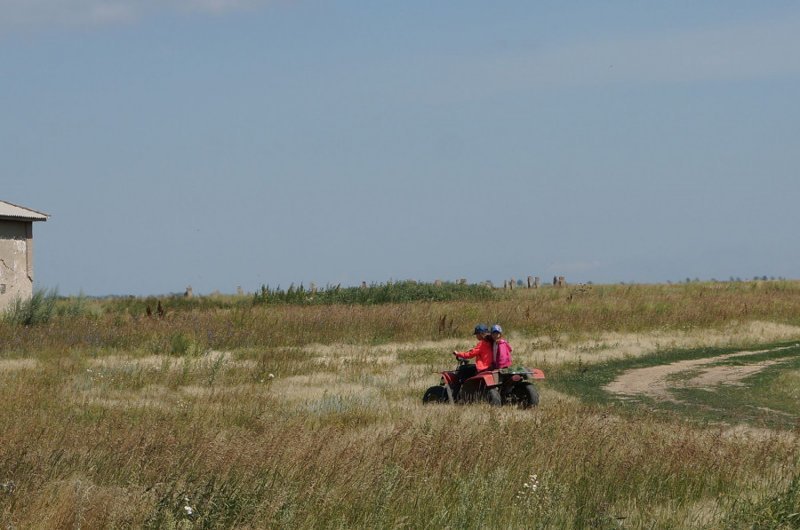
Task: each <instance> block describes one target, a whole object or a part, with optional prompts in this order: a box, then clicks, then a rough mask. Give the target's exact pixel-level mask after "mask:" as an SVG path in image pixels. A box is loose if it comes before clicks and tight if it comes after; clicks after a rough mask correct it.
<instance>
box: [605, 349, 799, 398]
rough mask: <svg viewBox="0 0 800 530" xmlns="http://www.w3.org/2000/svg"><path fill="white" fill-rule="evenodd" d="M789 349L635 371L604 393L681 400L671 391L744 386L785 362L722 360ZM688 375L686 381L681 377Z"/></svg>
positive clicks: (758, 351) (747, 352)
mask: <svg viewBox="0 0 800 530" xmlns="http://www.w3.org/2000/svg"><path fill="white" fill-rule="evenodd" d="M788 348H789V347H788V346H784V347H780V348H773V349H770V350H757V351H742V352H737V353H729V354H726V355H719V356H717V357H711V358H707V359H693V360H687V361H678V362H674V363H670V364H663V365H659V366H648V367H646V368H634V369H632V370H628V371H626V372H623V373H622V374H620V376H619V377H617V378H616V379H615V380H614V381H612V382H611V383H609V384H608V385H606V386H605V387H603V388H604V390H606V391H608V392H611V393H612V394H617V395H618V396H622V397H628V398H632V397H648V398H651V399H656V400H659V401H672V402H675V403H678V402H679V401H680V400H678V399H677V398H676V397H675V396H674V395H673V394H672V392H671V390H672V389H676V388H712V387H714V386H718V385H740V384H742V383H741V381H742V380H743V379H744V378H746V377H749V376H751V375H753V374H756V373H758V372H760V371H761V370H763V369H765V368H767V367H768V366H772V365H775V364H779V363H781V362H784V361H781V360H774V359H773V360H768V361H761V362H756V363H751V364H747V365H743V366H727V365H721V366H720V365H716V363H718V362H719V361H724V360H726V359H734V358H739V357H748V356H752V355H757V354H760V353H768V352H775V351H780V350H785V349H788ZM683 372H687V374H686V377H685V378H680V377H679V374H681V373H683Z"/></svg>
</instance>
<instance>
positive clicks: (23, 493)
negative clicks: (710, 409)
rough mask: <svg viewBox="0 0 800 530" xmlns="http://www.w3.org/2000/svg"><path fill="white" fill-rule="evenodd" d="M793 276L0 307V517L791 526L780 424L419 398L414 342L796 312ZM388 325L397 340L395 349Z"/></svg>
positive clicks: (151, 523) (37, 524) (90, 523)
mask: <svg viewBox="0 0 800 530" xmlns="http://www.w3.org/2000/svg"><path fill="white" fill-rule="evenodd" d="M799 292H800V286H799V285H798V284H796V283H792V282H780V284H779V283H778V282H776V283H775V284H774V285H769V284H753V285H747V284H742V285H735V286H733V287H730V286H727V285H722V286H719V285H714V284H709V285H696V284H692V285H681V286H638V287H633V286H600V287H594V288H592V289H585V290H578V289H575V290H572V289H555V288H550V289H541V290H539V291H534V290H530V291H528V290H524V291H514V292H505V293H504V292H496V293H495V295H494V296H493V297H492V299H490V300H486V301H474V300H450V301H444V302H430V301H415V302H409V303H383V304H368V305H367V304H364V305H361V304H352V305H347V304H331V305H324V306H323V305H306V304H291V303H280V304H274V305H273V304H269V303H267V304H253V303H252V300H246V303H243V304H239V303H229V302H228V301H224V302H220V303H219V304H216V303H214V302H210V301H200V302H197V305H193V304H195V303H194V302H182V304H178V303H175V304H173V303H172V302H171V300H170V298H163V299H160V300H161V302H162V305H163V306H164V308H165V313H164V316H163V317H158V316H157V315H151V316H150V317H148V316H147V315H146V312H145V310H144V306H142V305H137V304H138V303H140V302H141V301H136V302H137V304H133V303H131V304H127V303H126V304H122V303H120V301H119V300H112V301H99V302H96V301H92V310H91V311H76V312H74V313H72V312H63V313H59V312H58V311H54V313H53V315H52V316H51V318H50V321H49V322H48V323H45V324H43V325H39V326H18V325H13V324H11V323H10V322H3V323H2V324H0V403H2V404H3V406H2V407H0V523H2V525H3V527H9V526H13V527H16V528H77V527H83V528H103V527H107V528H140V527H144V528H285V527H299V528H428V527H437V526H441V527H449V528H455V527H464V528H487V527H489V528H590V527H591V528H614V527H619V526H624V527H630V528H642V527H656V528H689V527H691V528H703V527H705V528H721V527H726V526H727V527H732V528H738V527H748V526H750V525H759V524H762V525H763V524H764V521H768V520H769V518H770V517H771V516H772V515H775V514H777V516H779V517H782V519H780V520H781V521H783V524H784V525H785V526H787V527H791V525H793V524H794V519H792V517H793V514H794V513H796V510H795V508H796V506H797V502H798V497H797V493H796V492H797V490H798V488H797V486H796V482H797V479H796V477H797V476H798V474H800V461H799V460H798V456H797V455H798V454H800V442H798V437H797V436H796V434H793V433H790V432H771V431H763V432H761V431H754V430H738V429H735V428H732V427H730V426H728V425H725V424H716V425H703V424H698V423H696V422H689V421H686V420H685V419H684V418H682V417H680V416H677V415H671V414H659V415H658V416H655V415H652V414H650V413H648V412H647V411H646V410H638V409H632V408H629V407H618V406H615V405H612V404H606V403H598V402H592V401H587V402H582V401H579V400H577V399H575V398H571V397H568V396H566V395H563V394H560V393H559V392H557V391H556V390H554V389H553V388H552V387H549V386H547V382H545V384H544V385H543V386H542V387H541V388H540V391H541V397H542V401H541V405H540V407H539V408H538V409H536V410H527V411H524V410H515V409H491V408H489V407H486V406H483V405H475V406H468V407H449V406H430V407H423V406H422V405H421V404H420V397H421V395H422V393H423V391H424V389H425V388H426V387H427V386H429V385H431V384H435V383H436V382H437V376H436V375H434V374H433V373H432V372H433V371H434V369H436V368H437V367H439V366H438V365H439V361H438V359H436V354H435V351H434V349H435V348H434V349H431V348H432V347H431V346H427V345H424V343H425V342H426V341H436V340H439V339H442V338H446V339H447V340H448V341H451V342H452V341H454V340H458V339H456V338H454V336H455V337H460V336H463V337H465V342H469V333H470V331H471V329H472V326H473V325H474V323H475V322H477V321H486V322H494V321H500V322H501V323H503V324H504V325H505V327H506V328H508V329H513V330H515V331H516V332H518V333H520V334H522V335H523V336H524V335H525V334H527V335H529V336H536V335H538V334H555V333H565V334H571V335H574V336H581V335H585V334H591V333H595V332H597V331H598V330H607V329H608V330H626V331H632V332H637V331H642V330H652V329H665V328H667V329H683V328H686V327H692V328H701V329H704V328H705V327H713V326H717V325H724V324H726V323H729V322H730V321H732V320H736V321H745V320H748V319H760V320H772V321H777V322H787V323H795V324H796V323H798V315H800V311H798V309H800V301H799V300H798V298H800V297H798V296H797V295H798V293H799ZM67 302H68V301H61V302H59V303H67ZM95 303H96V304H97V305H96V306H95V305H94V304H95ZM443 317H446V318H444V319H443ZM443 322H444V324H443ZM390 342H408V343H412V344H411V346H410V347H409V348H406V349H401V350H398V352H395V353H393V350H392V349H391V348H390V347H389V346H388V345H387V343H390ZM414 343H419V345H418V346H415V345H414ZM212 350H224V351H225V352H218V351H212ZM442 357H443V358H444V357H446V355H445V354H443V356H442ZM556 373H557V372H556ZM271 376H272V377H271ZM534 475H535V477H534ZM534 486H535V487H534ZM766 526H768V525H766Z"/></svg>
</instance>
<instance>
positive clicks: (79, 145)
mask: <svg viewBox="0 0 800 530" xmlns="http://www.w3.org/2000/svg"><path fill="white" fill-rule="evenodd" d="M798 52H800V6H799V5H798V4H797V3H795V2H788V1H787V2H763V3H754V2H739V1H726V2H702V3H698V2H668V3H667V2H663V3H659V4H653V3H645V2H569V3H566V2H530V1H508V2H499V3H497V2H476V1H470V0H460V1H458V2H451V1H442V2H420V1H416V0H411V1H407V2H393V3H389V2H380V3H377V2H376V3H368V2H352V1H337V0H329V1H327V2H316V1H290V0H285V1H271V2H270V1H258V0H250V1H248V0H171V1H163V0H161V1H155V0H117V1H113V2H112V1H103V2H101V1H99V0H72V1H64V0H36V1H35V2H34V1H30V0H10V1H9V0H0V109H2V113H1V114H0V115H1V116H2V120H0V145H1V146H2V149H3V156H2V157H0V179H2V183H3V185H2V188H0V190H2V191H0V199H3V200H6V201H9V202H12V203H15V204H21V205H24V206H28V207H31V208H34V209H37V210H41V211H44V212H47V213H49V214H51V215H52V218H51V219H50V220H49V221H48V222H46V223H38V224H36V226H35V228H34V233H35V241H36V281H37V285H38V286H39V287H58V289H59V291H60V292H61V293H63V294H77V293H79V292H83V293H85V294H91V295H104V294H138V295H145V294H162V293H169V292H180V291H182V290H183V289H184V288H185V287H186V286H187V285H192V286H193V288H194V290H195V292H200V293H207V292H211V291H214V290H219V291H222V292H234V291H235V290H236V287H237V286H242V287H243V288H244V289H245V290H246V291H254V290H256V289H257V288H258V287H260V285H261V284H269V285H271V286H273V287H275V286H278V285H280V286H283V287H287V286H288V285H289V284H290V283H295V284H299V283H301V282H302V283H304V284H306V285H308V284H309V283H310V282H312V281H313V282H316V283H317V284H318V285H325V284H337V283H342V284H344V285H354V284H358V283H360V282H361V281H367V282H385V281H387V280H390V279H391V280H403V279H418V280H423V281H432V280H435V279H444V280H454V279H457V278H462V277H463V278H467V279H468V280H470V281H474V282H479V281H483V280H492V281H495V282H502V281H503V279H505V278H510V277H514V278H524V277H525V276H527V275H539V276H541V277H542V278H544V279H548V278H552V276H553V275H565V276H566V277H567V279H568V281H573V282H588V281H592V282H595V283H616V282H665V281H680V280H682V279H684V278H687V277H690V278H701V279H710V278H717V279H728V278H730V277H742V278H751V277H753V276H755V275H759V276H761V275H768V276H782V277H788V278H796V277H798V273H797V271H798V270H800V247H799V246H798V245H797V244H796V242H797V237H796V236H795V234H794V230H795V229H796V228H797V227H798V226H800V213H798V211H799V210H798V207H797V201H798V198H800V178H798V168H800V98H798V96H797V95H798V94H800V53H798Z"/></svg>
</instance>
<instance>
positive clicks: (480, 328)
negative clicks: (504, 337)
mask: <svg viewBox="0 0 800 530" xmlns="http://www.w3.org/2000/svg"><path fill="white" fill-rule="evenodd" d="M486 333H489V328H488V327H487V326H486V324H478V325H477V326H475V331H474V332H473V333H472V334H473V335H485V334H486Z"/></svg>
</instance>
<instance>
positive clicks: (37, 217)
mask: <svg viewBox="0 0 800 530" xmlns="http://www.w3.org/2000/svg"><path fill="white" fill-rule="evenodd" d="M0 203H2V204H7V205H9V206H13V207H14V208H19V209H20V210H25V211H26V212H30V213H31V214H32V215H24V214H23V215H14V214H10V215H6V214H2V213H0V219H21V220H25V221H47V219H49V218H50V214H47V213H44V212H40V211H38V210H34V209H32V208H27V207H25V206H20V205H19V204H14V203H13V202H8V201H4V200H0Z"/></svg>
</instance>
